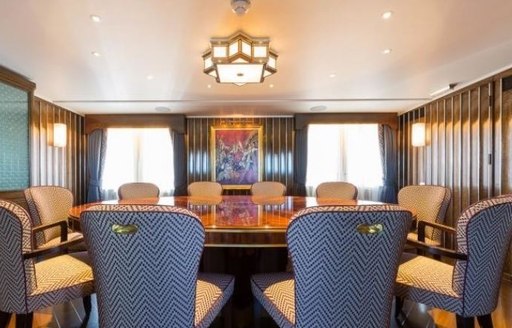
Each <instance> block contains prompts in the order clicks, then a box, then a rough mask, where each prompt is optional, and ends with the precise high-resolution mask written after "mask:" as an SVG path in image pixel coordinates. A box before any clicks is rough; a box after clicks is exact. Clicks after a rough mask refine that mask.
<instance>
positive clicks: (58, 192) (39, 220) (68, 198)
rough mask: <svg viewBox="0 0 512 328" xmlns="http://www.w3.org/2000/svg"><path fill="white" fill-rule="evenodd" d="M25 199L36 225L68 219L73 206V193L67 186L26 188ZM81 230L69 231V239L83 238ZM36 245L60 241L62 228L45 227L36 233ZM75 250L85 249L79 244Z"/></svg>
mask: <svg viewBox="0 0 512 328" xmlns="http://www.w3.org/2000/svg"><path fill="white" fill-rule="evenodd" d="M24 194H25V200H26V201H27V205H28V210H29V212H30V218H31V219H32V224H33V225H34V226H36V227H37V226H44V225H47V224H53V223H56V222H59V221H65V222H67V220H68V214H69V210H70V209H71V207H73V194H72V193H71V191H69V190H68V189H66V188H62V187H58V186H38V187H30V188H27V189H25V191H24ZM81 238H82V234H81V233H79V232H71V231H70V232H68V234H67V240H76V239H81ZM35 239H36V247H37V248H40V247H42V248H44V247H48V246H54V245H57V244H58V243H60V240H61V239H60V230H59V229H58V227H56V228H51V229H44V230H43V231H41V232H38V233H36V234H35ZM74 249H75V250H81V251H83V250H85V248H84V247H80V246H79V245H77V246H75V247H74Z"/></svg>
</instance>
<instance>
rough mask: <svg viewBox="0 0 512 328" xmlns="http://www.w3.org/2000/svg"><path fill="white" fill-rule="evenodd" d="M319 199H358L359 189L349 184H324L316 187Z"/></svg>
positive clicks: (336, 182) (337, 182) (334, 182)
mask: <svg viewBox="0 0 512 328" xmlns="http://www.w3.org/2000/svg"><path fill="white" fill-rule="evenodd" d="M316 197H318V198H339V199H356V198H357V187H356V186H354V185H353V184H351V183H349V182H342V181H333V182H322V183H321V184H319V185H318V186H317V187H316Z"/></svg>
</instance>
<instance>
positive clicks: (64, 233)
mask: <svg viewBox="0 0 512 328" xmlns="http://www.w3.org/2000/svg"><path fill="white" fill-rule="evenodd" d="M57 226H60V241H61V242H64V241H67V240H68V221H66V220H62V221H57V222H52V223H48V224H43V225H39V226H37V227H35V228H32V233H36V232H40V231H43V230H46V229H50V228H54V227H57Z"/></svg>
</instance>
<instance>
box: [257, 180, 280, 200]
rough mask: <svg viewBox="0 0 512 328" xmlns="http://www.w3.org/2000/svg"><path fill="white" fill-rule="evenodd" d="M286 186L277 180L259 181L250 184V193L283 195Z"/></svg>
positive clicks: (271, 195)
mask: <svg viewBox="0 0 512 328" xmlns="http://www.w3.org/2000/svg"><path fill="white" fill-rule="evenodd" d="M285 193H286V186H285V185H284V184H282V183H281V182H277V181H260V182H255V183H253V184H252V186H251V195H253V196H270V197H273V196H284V195H285Z"/></svg>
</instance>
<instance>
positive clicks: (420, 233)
mask: <svg viewBox="0 0 512 328" xmlns="http://www.w3.org/2000/svg"><path fill="white" fill-rule="evenodd" d="M426 226H430V227H432V228H434V229H438V230H441V231H442V232H445V233H446V232H448V233H456V232H457V230H455V229H454V228H452V227H449V226H445V225H443V224H439V223H435V222H428V221H418V241H419V242H425V227H426Z"/></svg>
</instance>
